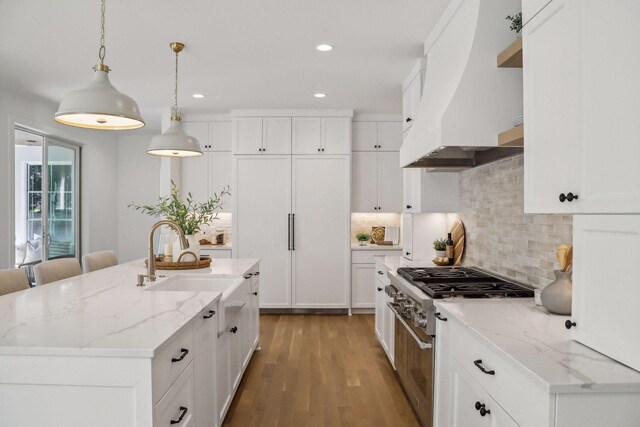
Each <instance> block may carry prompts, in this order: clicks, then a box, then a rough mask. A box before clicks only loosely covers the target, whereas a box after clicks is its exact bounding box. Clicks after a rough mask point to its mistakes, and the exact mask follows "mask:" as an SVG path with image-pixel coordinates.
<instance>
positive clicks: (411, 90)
mask: <svg viewBox="0 0 640 427" xmlns="http://www.w3.org/2000/svg"><path fill="white" fill-rule="evenodd" d="M421 96H422V72H420V73H418V74H416V77H415V78H414V79H413V80H412V81H411V84H410V85H409V86H408V87H407V89H406V90H405V91H404V93H403V94H402V129H403V131H406V130H408V129H409V128H410V127H411V125H412V124H413V119H414V115H415V113H416V111H418V105H419V104H420V97H421Z"/></svg>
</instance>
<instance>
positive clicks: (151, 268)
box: [138, 219, 189, 286]
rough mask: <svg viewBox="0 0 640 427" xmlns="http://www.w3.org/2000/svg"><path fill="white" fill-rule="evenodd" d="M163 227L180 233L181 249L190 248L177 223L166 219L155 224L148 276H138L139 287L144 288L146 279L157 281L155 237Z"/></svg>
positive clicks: (150, 239)
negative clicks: (154, 251) (154, 249)
mask: <svg viewBox="0 0 640 427" xmlns="http://www.w3.org/2000/svg"><path fill="white" fill-rule="evenodd" d="M163 225H167V226H169V227H171V228H173V229H174V230H175V231H176V232H177V233H178V241H179V242H180V249H187V248H188V247H189V242H188V241H187V238H186V237H185V236H184V231H182V228H181V227H180V226H179V225H178V224H176V223H175V222H173V221H170V220H168V219H164V220H162V221H158V222H156V223H155V224H153V226H152V227H151V231H149V259H148V261H147V274H138V286H144V279H145V278H147V279H149V281H150V282H153V281H155V280H156V256H155V254H154V253H153V246H154V243H153V235H154V234H155V232H156V230H157V229H158V228H160V227H162V226H163Z"/></svg>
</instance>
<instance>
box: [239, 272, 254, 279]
mask: <svg viewBox="0 0 640 427" xmlns="http://www.w3.org/2000/svg"><path fill="white" fill-rule="evenodd" d="M251 276H253V273H247V274H245V275H244V276H242V277H244V278H245V279H251Z"/></svg>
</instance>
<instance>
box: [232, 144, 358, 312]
mask: <svg viewBox="0 0 640 427" xmlns="http://www.w3.org/2000/svg"><path fill="white" fill-rule="evenodd" d="M234 162H235V165H236V166H235V171H236V172H235V182H236V183H235V188H236V192H237V195H236V214H235V217H234V250H233V252H234V257H239V258H260V259H261V269H262V270H261V278H262V284H261V298H260V305H261V307H262V308H293V307H296V308H348V301H349V299H348V297H349V274H350V271H349V249H350V244H349V234H350V217H349V199H350V188H349V174H350V159H349V156H345V155H341V156H335V155H326V154H325V155H323V156H317V155H299V156H298V155H296V156H234ZM292 171H293V172H292Z"/></svg>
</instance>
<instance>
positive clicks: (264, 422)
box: [224, 315, 419, 427]
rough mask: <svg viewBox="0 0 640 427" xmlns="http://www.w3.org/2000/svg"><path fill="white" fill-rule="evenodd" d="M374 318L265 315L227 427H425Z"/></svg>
mask: <svg viewBox="0 0 640 427" xmlns="http://www.w3.org/2000/svg"><path fill="white" fill-rule="evenodd" d="M373 323H374V318H373V316H372V315H354V316H351V317H349V316H344V315H262V316H260V344H261V348H262V350H261V351H259V352H256V353H255V354H254V356H253V360H252V361H251V364H250V365H249V367H248V369H247V372H246V373H245V376H244V379H243V380H242V384H241V385H240V387H239V388H238V391H237V393H236V396H235V399H234V401H233V403H232V405H231V408H230V409H229V412H228V413H227V416H226V418H225V422H224V426H234V427H247V426H297V427H299V426H301V427H306V426H366V427H370V426H394V427H403V426H408V427H418V426H419V424H418V421H417V418H416V417H415V415H414V413H413V411H412V410H411V407H410V406H409V402H408V401H407V400H406V397H405V395H404V393H403V391H402V388H401V387H400V384H399V383H398V382H397V380H396V378H395V377H394V373H393V369H392V368H391V365H390V364H389V363H388V361H387V359H386V355H385V354H384V351H383V350H382V347H380V345H379V344H378V341H377V338H376V336H375V332H374V325H373Z"/></svg>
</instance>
